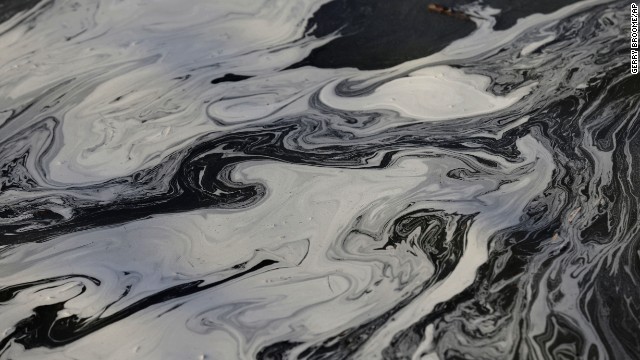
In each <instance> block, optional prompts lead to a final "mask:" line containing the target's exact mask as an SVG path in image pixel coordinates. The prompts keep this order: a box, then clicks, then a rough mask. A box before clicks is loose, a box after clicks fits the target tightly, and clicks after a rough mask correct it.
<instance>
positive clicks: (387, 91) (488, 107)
mask: <svg viewBox="0 0 640 360" xmlns="http://www.w3.org/2000/svg"><path fill="white" fill-rule="evenodd" d="M489 82H490V79H489V78H488V77H485V76H481V75H472V74H465V73H464V72H463V71H462V70H458V69H455V68H453V67H450V66H445V65H441V66H433V67H427V68H424V69H420V70H418V71H414V72H412V73H411V74H410V75H409V76H407V77H403V78H400V79H396V80H392V81H390V82H388V83H385V84H383V85H382V86H380V87H379V88H377V89H376V90H375V91H374V92H373V93H372V94H370V95H367V96H358V97H341V96H338V95H337V94H336V92H335V85H336V84H337V82H336V83H334V84H333V86H328V87H326V88H324V89H323V90H322V92H321V94H320V99H321V100H322V101H323V102H324V103H326V104H327V105H329V106H332V107H334V108H338V109H342V110H350V111H362V110H366V111H374V110H392V111H395V112H397V113H399V114H400V115H402V116H405V117H409V118H413V119H417V120H423V121H436V120H448V119H456V118H461V117H468V116H475V115H482V114H488V113H492V112H495V111H498V110H502V109H506V108H508V107H510V106H512V105H513V104H515V103H516V102H518V100H520V99H522V98H523V97H524V96H525V95H527V94H529V92H530V91H531V88H532V87H533V85H529V86H524V87H522V88H520V89H517V90H515V91H513V92H511V93H510V94H508V95H506V96H496V95H493V94H491V93H490V92H487V91H486V89H487V87H488V86H489Z"/></svg>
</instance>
